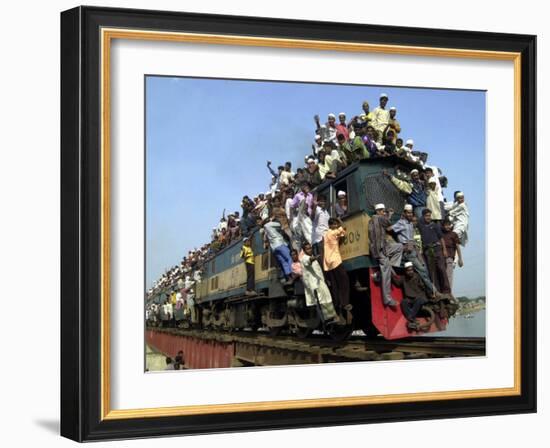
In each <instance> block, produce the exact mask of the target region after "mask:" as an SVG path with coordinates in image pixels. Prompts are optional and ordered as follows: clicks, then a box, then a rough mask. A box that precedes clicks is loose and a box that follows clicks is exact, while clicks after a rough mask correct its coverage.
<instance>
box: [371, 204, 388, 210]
mask: <svg viewBox="0 0 550 448" xmlns="http://www.w3.org/2000/svg"><path fill="white" fill-rule="evenodd" d="M383 208H386V206H385V205H384V204H382V203H380V204H376V205H375V206H374V209H375V210H380V209H383Z"/></svg>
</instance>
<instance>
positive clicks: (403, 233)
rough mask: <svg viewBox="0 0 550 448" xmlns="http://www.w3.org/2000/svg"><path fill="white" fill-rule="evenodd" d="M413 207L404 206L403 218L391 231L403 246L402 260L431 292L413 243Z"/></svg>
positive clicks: (409, 205)
mask: <svg viewBox="0 0 550 448" xmlns="http://www.w3.org/2000/svg"><path fill="white" fill-rule="evenodd" d="M413 217H414V214H413V206H412V205H411V204H405V208H404V210H403V217H402V218H401V219H400V220H399V221H397V222H396V223H395V224H394V225H393V226H392V230H393V232H394V233H395V234H396V236H397V241H398V242H399V243H401V244H402V245H403V260H404V261H405V262H410V263H412V265H413V267H414V269H415V271H416V272H418V274H419V275H420V278H422V281H423V282H424V283H425V284H426V286H427V287H428V288H430V289H432V290H433V285H432V282H431V280H430V275H429V273H428V269H427V267H426V265H425V264H424V262H423V261H422V260H421V257H420V254H419V253H418V252H417V248H416V244H415V241H414V224H413Z"/></svg>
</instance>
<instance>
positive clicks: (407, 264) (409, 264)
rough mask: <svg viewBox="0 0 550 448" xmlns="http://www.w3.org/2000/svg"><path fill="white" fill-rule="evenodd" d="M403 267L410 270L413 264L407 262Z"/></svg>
mask: <svg viewBox="0 0 550 448" xmlns="http://www.w3.org/2000/svg"><path fill="white" fill-rule="evenodd" d="M403 266H405V268H412V267H413V264H412V263H411V262H410V261H407V262H406V263H405V264H404V265H403Z"/></svg>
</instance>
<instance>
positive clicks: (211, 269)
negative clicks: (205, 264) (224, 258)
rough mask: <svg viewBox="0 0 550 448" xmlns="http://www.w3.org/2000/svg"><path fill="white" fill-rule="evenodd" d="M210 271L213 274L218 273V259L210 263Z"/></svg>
mask: <svg viewBox="0 0 550 448" xmlns="http://www.w3.org/2000/svg"><path fill="white" fill-rule="evenodd" d="M210 271H211V273H212V274H214V273H216V259H213V260H212V263H210Z"/></svg>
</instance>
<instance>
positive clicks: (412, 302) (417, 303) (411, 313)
mask: <svg viewBox="0 0 550 448" xmlns="http://www.w3.org/2000/svg"><path fill="white" fill-rule="evenodd" d="M427 302H428V301H427V300H426V299H422V298H420V299H412V298H408V297H405V298H404V299H403V300H402V301H401V311H403V315H404V316H405V317H406V318H407V320H414V319H415V318H416V316H417V315H418V312H419V311H420V308H422V305H424V304H426V303H427Z"/></svg>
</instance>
